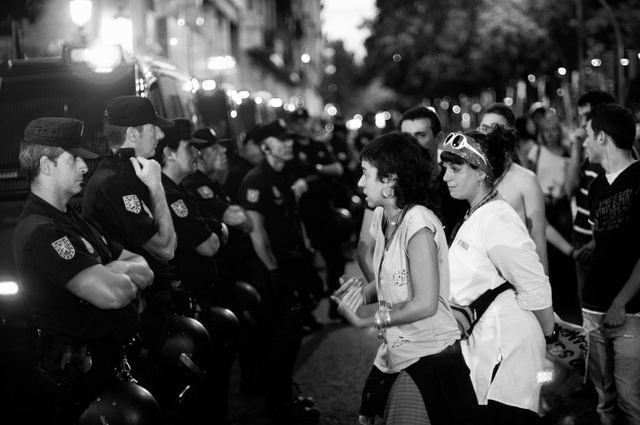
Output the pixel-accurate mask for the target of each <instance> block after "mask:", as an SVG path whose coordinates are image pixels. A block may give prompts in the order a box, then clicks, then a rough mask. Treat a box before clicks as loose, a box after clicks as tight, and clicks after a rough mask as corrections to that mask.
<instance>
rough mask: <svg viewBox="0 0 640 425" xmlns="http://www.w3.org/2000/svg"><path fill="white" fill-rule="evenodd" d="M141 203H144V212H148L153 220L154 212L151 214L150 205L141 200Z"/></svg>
mask: <svg viewBox="0 0 640 425" xmlns="http://www.w3.org/2000/svg"><path fill="white" fill-rule="evenodd" d="M140 203H141V204H142V209H143V210H144V212H146V213H147V215H148V216H149V218H150V219H151V220H153V214H151V210H150V209H149V207H147V205H146V204H145V203H144V201H140Z"/></svg>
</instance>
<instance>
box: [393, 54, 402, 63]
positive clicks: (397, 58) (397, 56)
mask: <svg viewBox="0 0 640 425" xmlns="http://www.w3.org/2000/svg"><path fill="white" fill-rule="evenodd" d="M401 60H402V56H400V55H399V54H397V53H396V54H395V55H393V61H394V62H400V61H401Z"/></svg>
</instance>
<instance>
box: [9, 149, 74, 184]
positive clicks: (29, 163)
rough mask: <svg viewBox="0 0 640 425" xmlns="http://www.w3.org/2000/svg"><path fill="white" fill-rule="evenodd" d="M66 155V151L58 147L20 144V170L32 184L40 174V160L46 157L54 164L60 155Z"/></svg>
mask: <svg viewBox="0 0 640 425" xmlns="http://www.w3.org/2000/svg"><path fill="white" fill-rule="evenodd" d="M63 153H64V149H62V148H60V147H57V146H45V145H39V144H36V143H30V142H25V141H24V140H23V141H21V142H20V153H19V155H18V158H19V161H20V169H21V170H22V174H24V176H25V178H26V179H27V182H28V183H29V184H32V183H33V182H34V181H35V180H36V179H37V178H38V175H39V174H40V158H42V157H43V156H46V157H47V158H49V160H50V161H53V162H54V163H55V162H56V161H57V160H58V158H59V157H60V155H62V154H63Z"/></svg>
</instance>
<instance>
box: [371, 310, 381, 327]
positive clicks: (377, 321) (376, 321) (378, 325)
mask: <svg viewBox="0 0 640 425" xmlns="http://www.w3.org/2000/svg"><path fill="white" fill-rule="evenodd" d="M373 322H374V323H375V325H376V329H377V330H380V329H382V324H381V323H380V310H377V311H376V315H375V316H373Z"/></svg>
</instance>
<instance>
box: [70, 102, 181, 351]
mask: <svg viewBox="0 0 640 425" xmlns="http://www.w3.org/2000/svg"><path fill="white" fill-rule="evenodd" d="M171 126H173V122H172V121H170V120H167V119H164V118H162V117H159V116H158V115H157V114H156V111H155V109H154V108H153V105H152V104H151V102H150V101H149V99H147V98H142V97H137V96H122V97H117V98H115V99H112V100H111V101H110V102H109V104H108V105H107V109H106V111H105V116H104V125H103V130H104V134H105V136H106V138H107V141H108V142H109V147H110V148H111V154H110V155H107V156H106V157H105V158H104V159H102V161H101V162H100V164H99V165H98V167H97V169H96V171H95V173H94V174H93V176H92V177H91V179H89V182H88V183H87V187H86V189H85V193H84V196H83V200H82V211H83V214H84V215H86V216H88V217H91V218H92V219H94V220H95V221H97V222H98V223H100V225H101V226H102V227H103V228H104V229H105V231H106V232H107V233H108V234H109V235H110V236H111V237H112V238H114V239H115V240H116V241H118V242H119V243H121V244H122V245H123V246H124V247H125V248H126V249H128V250H130V251H132V252H135V253H137V254H140V255H142V256H143V257H145V259H146V260H147V262H148V263H149V266H150V267H151V269H152V270H153V272H154V285H153V286H152V287H151V288H150V290H149V291H146V292H145V294H144V300H145V301H144V302H145V304H146V308H145V309H144V312H143V314H142V328H143V329H142V339H143V343H144V344H145V349H154V350H157V349H159V348H160V346H161V344H162V341H163V338H164V330H165V329H166V326H167V322H168V320H169V315H170V310H171V297H170V292H171V282H172V281H173V280H175V277H174V276H173V275H172V273H171V271H170V269H169V265H168V260H170V259H172V258H173V256H174V252H175V247H176V243H177V239H176V234H175V231H174V228H173V221H172V219H171V214H170V212H169V206H168V205H167V201H166V198H165V196H164V190H163V188H162V182H161V169H160V165H159V164H158V163H157V162H156V161H155V160H153V159H149V158H151V157H153V155H154V153H155V149H156V145H157V144H158V139H159V138H162V137H163V135H164V134H163V133H162V130H161V129H160V128H168V127H171Z"/></svg>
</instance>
